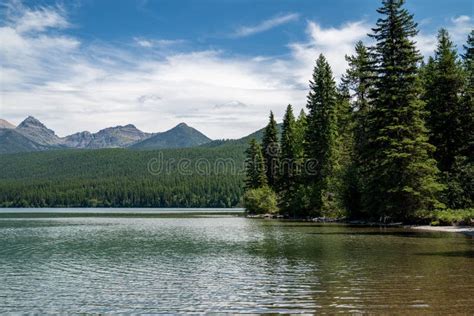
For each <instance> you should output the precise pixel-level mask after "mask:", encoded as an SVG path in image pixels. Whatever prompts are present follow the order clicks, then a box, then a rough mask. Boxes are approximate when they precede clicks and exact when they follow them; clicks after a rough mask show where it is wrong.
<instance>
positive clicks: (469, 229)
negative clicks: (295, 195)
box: [245, 214, 474, 237]
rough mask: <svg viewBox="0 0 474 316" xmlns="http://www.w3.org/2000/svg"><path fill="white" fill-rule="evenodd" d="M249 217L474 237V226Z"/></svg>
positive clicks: (265, 216)
mask: <svg viewBox="0 0 474 316" xmlns="http://www.w3.org/2000/svg"><path fill="white" fill-rule="evenodd" d="M245 217H247V218H257V219H273V220H275V219H276V220H283V221H297V222H314V223H322V224H343V225H352V226H361V227H363V226H371V227H373V226H383V227H401V228H409V229H415V230H419V231H431V232H443V233H458V234H463V235H465V236H468V237H474V226H454V225H452V226H430V225H407V224H403V223H389V224H385V223H379V222H369V221H364V220H352V221H346V220H344V219H335V218H314V219H307V218H306V219H304V218H284V217H282V216H275V215H273V214H260V215H246V216H245Z"/></svg>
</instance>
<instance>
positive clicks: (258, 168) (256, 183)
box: [245, 139, 267, 190]
mask: <svg viewBox="0 0 474 316" xmlns="http://www.w3.org/2000/svg"><path fill="white" fill-rule="evenodd" d="M245 153H246V155H247V158H246V160H245V167H246V169H245V170H246V178H245V188H246V189H247V190H250V189H258V188H261V187H264V186H266V185H267V177H266V175H265V163H264V159H263V154H262V147H261V146H260V145H259V144H258V142H257V141H256V140H255V139H252V140H250V144H249V148H247V150H246V151H245Z"/></svg>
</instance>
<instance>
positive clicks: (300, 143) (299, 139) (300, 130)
mask: <svg viewBox="0 0 474 316" xmlns="http://www.w3.org/2000/svg"><path fill="white" fill-rule="evenodd" d="M307 125H308V121H307V119H306V113H305V112H304V110H303V109H301V111H300V114H299V115H298V119H297V120H296V122H295V143H296V156H297V159H298V161H299V162H300V163H299V167H298V168H300V167H301V164H302V163H303V158H304V149H305V147H306V146H305V135H306V127H307Z"/></svg>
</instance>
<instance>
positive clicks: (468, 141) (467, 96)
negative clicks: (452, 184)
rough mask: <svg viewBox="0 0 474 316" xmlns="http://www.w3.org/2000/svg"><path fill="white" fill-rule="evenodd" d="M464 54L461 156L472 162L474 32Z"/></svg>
mask: <svg viewBox="0 0 474 316" xmlns="http://www.w3.org/2000/svg"><path fill="white" fill-rule="evenodd" d="M464 50H465V53H464V54H463V55H462V58H463V63H464V71H465V73H466V79H465V82H464V88H463V93H462V95H463V96H462V102H461V125H462V126H463V132H462V134H463V135H464V137H463V139H462V144H463V145H462V149H461V153H460V154H461V155H463V156H466V157H470V158H471V159H470V161H471V162H473V160H474V157H473V156H474V155H473V154H472V153H473V152H474V30H472V31H471V33H470V34H469V36H468V38H467V43H466V45H464Z"/></svg>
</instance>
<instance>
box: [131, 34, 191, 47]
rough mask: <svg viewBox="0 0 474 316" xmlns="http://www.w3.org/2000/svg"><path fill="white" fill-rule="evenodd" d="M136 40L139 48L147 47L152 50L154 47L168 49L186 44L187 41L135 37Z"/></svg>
mask: <svg viewBox="0 0 474 316" xmlns="http://www.w3.org/2000/svg"><path fill="white" fill-rule="evenodd" d="M134 40H135V43H136V44H137V45H138V46H141V47H145V48H152V47H157V48H166V47H170V46H175V45H179V44H184V43H186V41H185V40H183V39H173V40H170V39H146V38H142V37H135V38H134Z"/></svg>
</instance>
